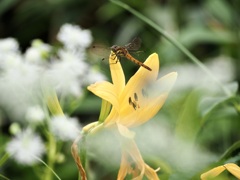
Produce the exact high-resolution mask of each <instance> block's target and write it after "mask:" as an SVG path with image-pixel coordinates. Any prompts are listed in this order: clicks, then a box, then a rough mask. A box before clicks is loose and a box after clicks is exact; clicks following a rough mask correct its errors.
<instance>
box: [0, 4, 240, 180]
mask: <svg viewBox="0 0 240 180" xmlns="http://www.w3.org/2000/svg"><path fill="white" fill-rule="evenodd" d="M122 2H125V3H126V4H128V5H129V6H131V7H132V8H134V9H136V10H137V11H139V12H140V13H142V14H143V15H145V16H146V17H148V18H149V19H151V20H153V21H154V22H156V23H157V24H158V25H159V26H161V27H162V28H163V29H165V31H167V32H168V33H169V34H171V35H172V36H173V37H174V38H175V39H176V40H178V41H179V42H180V43H182V44H183V45H184V46H185V47H186V48H187V49H189V50H190V51H191V52H192V53H193V54H194V55H195V56H196V57H198V59H200V60H201V61H202V62H207V61H209V60H211V59H213V58H218V57H220V56H224V57H228V58H230V59H232V62H233V64H234V68H235V73H234V75H235V76H234V78H233V81H235V82H238V83H239V82H240V1H239V0H230V1H227V0H204V1H191V0H182V1H181V0H169V1H167V0H161V1H160V0H148V1H146V0H124V1H122ZM66 22H68V23H73V24H78V25H80V26H81V27H83V28H87V29H90V30H91V31H92V35H93V37H94V41H95V42H97V43H98V42H100V43H104V44H106V45H107V46H111V45H112V44H121V45H123V44H126V43H128V42H129V41H130V40H131V39H132V38H133V37H135V36H139V37H141V39H142V41H143V44H142V48H141V50H143V51H144V53H142V55H141V56H140V57H139V59H141V60H142V61H143V60H144V59H145V58H146V57H147V56H148V55H149V54H151V53H153V52H157V53H158V54H159V57H160V60H161V66H162V67H164V66H167V67H169V66H172V67H174V66H175V65H181V64H183V63H191V61H190V60H189V59H188V58H187V57H186V56H185V55H184V54H183V53H182V52H180V51H179V50H178V49H176V47H175V46H173V45H172V44H171V43H169V42H168V41H167V40H166V39H164V38H163V37H162V36H161V34H159V33H158V32H157V31H156V30H154V29H153V28H151V27H150V26H148V25H146V23H145V22H143V21H141V20H139V19H138V18H137V17H135V16H134V15H132V14H131V13H129V12H127V11H126V10H124V9H122V8H120V7H118V6H116V5H115V4H113V3H111V2H110V1H106V0H98V1H94V0H1V1H0V38H5V37H9V36H11V37H15V38H16V39H17V40H18V41H19V42H20V46H21V49H22V50H23V51H24V50H25V49H26V48H27V47H28V46H29V45H30V43H31V41H32V40H33V39H35V38H40V39H42V40H44V41H45V42H47V43H51V44H54V43H56V37H55V36H56V34H57V32H58V30H59V27H60V26H61V25H62V24H64V23H66ZM99 60H100V61H101V57H99ZM226 60H227V58H226ZM99 64H100V63H99ZM122 64H123V68H124V70H125V72H126V76H127V78H129V77H130V76H131V75H132V74H133V73H134V72H135V71H136V70H137V68H138V67H136V66H135V65H134V64H132V63H131V62H127V61H126V62H124V63H122ZM221 68H222V69H223V72H224V68H225V67H221ZM179 76H181V74H179ZM232 92H233V93H232V94H233V96H232V97H227V96H225V95H223V94H211V93H209V92H205V91H201V90H199V87H194V88H193V87H191V88H188V89H185V90H184V91H181V94H180V95H179V96H178V97H176V95H175V94H174V97H171V96H172V95H173V94H170V97H169V100H168V102H167V104H166V105H165V106H164V108H163V109H162V110H161V111H160V113H159V114H164V115H165V116H166V117H167V118H168V121H167V123H169V127H170V129H171V130H172V131H173V132H174V133H173V134H175V135H176V136H177V137H179V138H183V139H185V140H187V141H190V142H193V143H195V144H197V145H199V146H201V147H204V149H205V150H208V151H209V152H212V153H214V154H216V155H217V156H218V158H217V160H216V161H215V162H214V163H216V164H219V163H220V162H227V161H228V160H229V159H234V162H236V163H238V164H239V163H240V158H239V157H240V155H239V152H240V146H239V145H238V146H234V147H233V149H231V146H232V145H233V144H234V143H235V142H238V141H239V139H240V134H239V127H240V121H239V120H240V115H239V112H240V107H239V106H240V105H239V104H240V98H239V89H238V87H235V88H234V90H233V91H232ZM178 93H179V92H178ZM207 96H210V97H211V98H212V99H207ZM84 102H85V103H82V104H79V107H78V109H77V110H76V112H74V113H75V114H77V115H79V116H80V117H81V118H82V119H83V121H84V122H85V123H88V122H89V121H94V119H95V120H97V116H96V115H98V113H99V109H100V100H99V99H97V98H96V97H95V96H91V95H90V94H88V97H87V98H86V100H85V101H84ZM96 102H97V103H96ZM66 109H67V108H66ZM157 117H158V116H157ZM159 117H160V116H159ZM156 119H157V118H156ZM156 119H155V120H156ZM159 119H160V118H159ZM158 121H160V120H158ZM158 123H159V124H161V123H160V122H158ZM0 125H1V124H0ZM1 148H2V147H1ZM229 148H230V149H231V153H230V154H229V153H227V156H224V155H226V152H228V149H229ZM67 151H68V150H66V152H67ZM224 153H225V154H224ZM68 155H69V157H70V154H69V152H68ZM150 159H151V158H150ZM68 161H71V159H70V160H69V159H68ZM196 163H197V162H196ZM214 163H213V164H214ZM72 165H73V163H72V162H70V165H69V162H66V163H65V164H64V165H61V167H60V166H57V167H56V168H57V169H56V172H57V173H59V175H60V176H61V177H62V179H72V176H73V174H74V173H76V172H77V170H76V168H75V167H74V166H72ZM168 165H169V166H171V162H168V163H162V167H163V169H161V171H160V172H162V171H163V172H164V170H165V171H166V172H170V171H171V168H169V167H168ZM14 166H15V168H11V167H10V166H8V167H5V174H7V175H8V174H11V175H12V174H13V172H14V173H16V174H18V175H17V176H12V178H13V179H19V178H18V177H19V175H20V173H21V172H22V173H21V179H31V174H28V175H26V174H24V173H23V172H24V171H28V172H31V169H30V168H27V169H23V168H22V167H20V166H19V167H16V164H14ZM106 166H107V165H106ZM211 166H213V165H212V164H211V165H209V167H211ZM8 168H10V170H9V171H8V170H6V169H8ZM12 170H14V171H12ZM68 170H69V171H68ZM200 170H202V169H199V172H200ZM69 172H70V173H69ZM0 173H1V171H0ZM176 173H178V172H177V170H176ZM23 174H24V175H23ZM165 176H166V175H163V177H165ZM178 177H179V176H178ZM184 177H185V176H184ZM172 179H174V177H173V176H172Z"/></svg>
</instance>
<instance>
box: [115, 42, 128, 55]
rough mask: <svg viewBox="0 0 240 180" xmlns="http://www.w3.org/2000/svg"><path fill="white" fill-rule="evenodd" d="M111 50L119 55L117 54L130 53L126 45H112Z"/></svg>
mask: <svg viewBox="0 0 240 180" xmlns="http://www.w3.org/2000/svg"><path fill="white" fill-rule="evenodd" d="M111 50H112V51H113V52H114V53H115V54H116V55H117V56H126V54H127V53H128V50H127V49H126V48H125V47H122V46H117V45H113V46H112V47H111Z"/></svg>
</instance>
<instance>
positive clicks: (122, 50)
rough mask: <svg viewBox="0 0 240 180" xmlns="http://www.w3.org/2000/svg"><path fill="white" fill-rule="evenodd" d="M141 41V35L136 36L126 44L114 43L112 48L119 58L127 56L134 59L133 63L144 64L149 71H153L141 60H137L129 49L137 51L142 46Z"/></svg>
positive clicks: (131, 59)
mask: <svg viewBox="0 0 240 180" xmlns="http://www.w3.org/2000/svg"><path fill="white" fill-rule="evenodd" d="M141 43H142V40H141V39H140V38H139V37H136V38H134V39H133V40H132V41H131V42H130V43H128V44H126V45H124V46H118V45H113V46H112V47H111V50H112V52H113V53H114V54H115V55H116V57H117V58H118V59H119V60H120V59H121V57H125V58H126V59H128V60H130V61H132V62H133V63H135V64H137V65H139V66H142V67H144V68H145V69H147V70H149V71H152V69H151V68H150V67H148V66H147V65H145V64H143V63H142V62H141V61H139V60H137V59H136V58H134V57H133V56H132V55H131V54H130V53H129V51H137V50H138V49H139V48H140V46H141Z"/></svg>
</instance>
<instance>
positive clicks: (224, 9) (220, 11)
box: [205, 0, 233, 26]
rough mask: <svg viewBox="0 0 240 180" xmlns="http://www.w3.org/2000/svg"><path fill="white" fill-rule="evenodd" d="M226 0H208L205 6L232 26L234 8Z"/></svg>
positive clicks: (224, 22)
mask: <svg viewBox="0 0 240 180" xmlns="http://www.w3.org/2000/svg"><path fill="white" fill-rule="evenodd" d="M227 2H228V1H225V0H208V1H206V4H205V7H206V9H208V11H209V12H210V13H211V14H212V15H214V16H215V17H216V18H217V19H219V20H220V21H221V22H222V23H223V24H225V25H228V26H231V25H232V23H233V17H232V12H231V11H232V8H231V7H230V5H229V4H228V3H227Z"/></svg>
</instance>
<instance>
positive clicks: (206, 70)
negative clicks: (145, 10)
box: [110, 0, 232, 96]
mask: <svg viewBox="0 0 240 180" xmlns="http://www.w3.org/2000/svg"><path fill="white" fill-rule="evenodd" d="M110 1H111V2H112V3H114V4H116V5H118V6H120V7H122V8H124V9H125V10H127V11H129V12H130V13H132V14H133V15H135V16H136V17H138V18H139V19H140V20H142V21H143V22H145V23H146V24H148V25H149V26H151V27H152V28H154V29H155V30H157V31H158V32H159V33H160V34H162V36H163V37H165V38H166V39H167V40H168V41H169V42H171V43H172V44H173V45H174V46H175V47H177V48H178V49H179V50H180V51H181V52H183V53H184V54H185V55H186V56H187V57H189V58H190V59H191V60H192V61H193V62H194V63H196V64H197V65H198V66H199V67H200V68H201V69H202V70H203V71H204V72H205V73H207V74H208V75H209V77H211V78H212V79H213V80H214V81H215V82H216V83H217V84H218V85H219V87H221V89H222V90H223V92H224V93H225V94H226V95H227V96H231V95H232V94H231V92H230V91H229V90H228V89H227V88H225V87H224V86H223V85H222V84H221V83H220V82H219V80H217V79H216V78H215V76H214V75H213V74H212V73H211V72H210V71H209V70H208V69H207V68H206V66H204V64H203V63H202V62H201V61H200V60H199V59H197V58H196V57H195V56H194V55H193V54H192V53H191V52H190V51H189V50H188V49H187V48H185V47H184V46H183V45H182V44H181V43H180V42H178V41H177V40H175V39H174V38H172V37H171V36H170V35H169V34H168V33H167V32H166V31H165V30H164V29H162V28H161V27H160V26H159V25H157V24H156V23H155V22H153V21H152V20H150V19H148V18H147V17H145V16H144V15H142V14H141V13H139V12H138V11H136V10H134V9H133V8H131V7H130V6H128V5H127V4H125V3H123V2H121V1H118V0H110Z"/></svg>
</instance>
